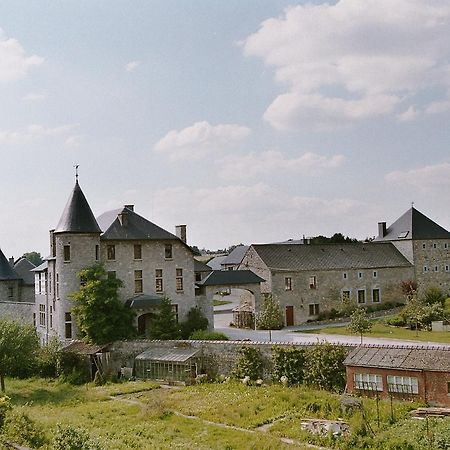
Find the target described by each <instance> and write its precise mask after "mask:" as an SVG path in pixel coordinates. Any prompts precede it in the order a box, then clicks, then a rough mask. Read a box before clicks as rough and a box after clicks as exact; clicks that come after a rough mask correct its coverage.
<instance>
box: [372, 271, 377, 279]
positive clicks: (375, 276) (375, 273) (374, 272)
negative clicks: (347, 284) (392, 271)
mask: <svg viewBox="0 0 450 450" xmlns="http://www.w3.org/2000/svg"><path fill="white" fill-rule="evenodd" d="M373 277H374V278H378V272H377V271H376V270H374V271H373Z"/></svg>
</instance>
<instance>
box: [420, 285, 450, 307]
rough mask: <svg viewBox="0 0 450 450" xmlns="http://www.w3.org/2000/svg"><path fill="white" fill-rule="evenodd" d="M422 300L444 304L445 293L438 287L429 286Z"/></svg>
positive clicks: (428, 303)
mask: <svg viewBox="0 0 450 450" xmlns="http://www.w3.org/2000/svg"><path fill="white" fill-rule="evenodd" d="M422 302H423V303H425V304H427V305H434V304H435V303H437V304H439V305H441V306H444V302H445V295H444V294H443V293H442V291H441V290H440V289H439V288H437V287H433V286H431V287H429V288H428V289H427V290H426V291H425V292H424V293H423V298H422Z"/></svg>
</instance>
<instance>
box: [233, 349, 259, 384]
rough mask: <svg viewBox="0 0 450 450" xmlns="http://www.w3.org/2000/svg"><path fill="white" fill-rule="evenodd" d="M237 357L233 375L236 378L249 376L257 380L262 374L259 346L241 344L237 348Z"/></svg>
mask: <svg viewBox="0 0 450 450" xmlns="http://www.w3.org/2000/svg"><path fill="white" fill-rule="evenodd" d="M238 353H239V358H238V360H237V363H236V368H235V369H234V371H233V375H234V376H236V377H237V378H244V377H249V379H250V380H257V379H258V378H261V375H262V366H263V363H262V357H261V351H260V350H259V348H256V347H250V346H248V345H243V346H242V347H241V348H240V349H239V350H238Z"/></svg>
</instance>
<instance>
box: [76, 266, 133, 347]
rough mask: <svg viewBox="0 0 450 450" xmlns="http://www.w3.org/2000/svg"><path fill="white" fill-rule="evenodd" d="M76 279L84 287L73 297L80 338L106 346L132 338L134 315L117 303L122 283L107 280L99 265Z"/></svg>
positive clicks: (85, 270) (112, 278)
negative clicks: (109, 343)
mask: <svg viewBox="0 0 450 450" xmlns="http://www.w3.org/2000/svg"><path fill="white" fill-rule="evenodd" d="M79 277H80V280H82V281H83V283H82V286H81V287H80V290H79V291H78V292H76V293H74V294H72V299H73V300H74V301H75V307H74V308H73V309H72V312H73V313H74V315H75V320H76V323H77V325H78V329H79V330H80V333H81V337H82V338H83V339H84V340H85V341H87V342H92V343H95V344H106V343H108V342H112V341H115V340H118V339H126V338H129V337H131V336H133V335H134V334H135V329H134V326H133V318H134V313H133V312H132V311H131V309H129V308H128V307H127V306H125V305H124V304H123V303H122V302H121V301H120V299H119V294H118V290H119V288H120V287H121V286H122V285H123V283H122V281H121V280H119V279H118V278H115V277H107V274H106V271H105V269H104V267H103V266H102V265H100V264H96V265H94V266H92V267H88V268H86V269H84V270H82V271H81V272H80V273H79Z"/></svg>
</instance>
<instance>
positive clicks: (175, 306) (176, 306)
mask: <svg viewBox="0 0 450 450" xmlns="http://www.w3.org/2000/svg"><path fill="white" fill-rule="evenodd" d="M172 312H173V315H174V316H175V320H176V321H177V322H178V305H172Z"/></svg>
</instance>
